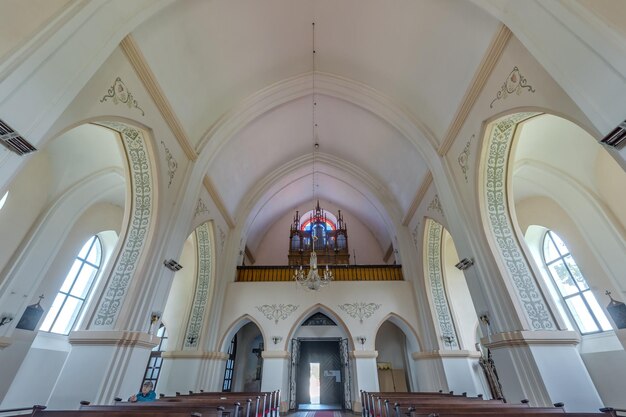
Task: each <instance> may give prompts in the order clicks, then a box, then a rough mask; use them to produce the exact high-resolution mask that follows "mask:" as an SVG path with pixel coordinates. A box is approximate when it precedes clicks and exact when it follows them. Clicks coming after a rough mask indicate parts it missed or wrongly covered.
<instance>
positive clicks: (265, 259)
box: [250, 200, 387, 265]
mask: <svg viewBox="0 0 626 417" xmlns="http://www.w3.org/2000/svg"><path fill="white" fill-rule="evenodd" d="M320 206H321V207H322V208H323V209H324V210H326V211H329V212H331V213H332V214H333V215H335V216H336V215H337V210H341V214H343V218H344V221H345V222H346V225H347V228H348V248H349V250H350V264H354V263H355V262H354V261H355V259H354V256H355V254H356V263H357V264H360V265H378V264H384V263H385V262H383V257H384V256H385V252H386V251H387V248H381V247H380V244H379V241H378V239H376V238H375V237H374V235H373V234H372V232H371V230H370V229H369V228H368V227H367V226H366V225H365V224H363V223H362V222H361V221H360V220H359V219H358V218H357V217H355V216H354V215H352V214H351V213H349V212H345V211H344V210H343V208H342V207H341V206H340V205H338V204H337V203H334V202H329V201H324V200H320ZM313 208H314V207H313V206H312V204H307V205H303V206H300V207H298V208H294V209H293V210H288V211H287V212H286V213H285V214H284V215H283V216H282V217H281V218H280V219H279V220H277V221H276V222H275V223H274V224H272V225H270V226H268V227H267V232H266V234H265V237H264V238H263V239H262V240H261V241H260V243H259V244H258V246H257V247H256V248H250V249H252V251H253V255H254V257H255V260H256V263H255V265H287V255H288V254H289V227H290V225H291V224H292V223H293V216H294V215H295V214H296V210H299V211H300V213H301V214H302V213H305V212H307V211H309V210H311V209H313Z"/></svg>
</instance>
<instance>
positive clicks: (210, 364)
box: [158, 350, 228, 395]
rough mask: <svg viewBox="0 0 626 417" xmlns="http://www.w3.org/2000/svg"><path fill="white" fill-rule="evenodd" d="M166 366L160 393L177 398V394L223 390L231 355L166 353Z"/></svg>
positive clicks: (162, 370)
mask: <svg viewBox="0 0 626 417" xmlns="http://www.w3.org/2000/svg"><path fill="white" fill-rule="evenodd" d="M161 357H162V358H163V367H162V368H161V376H160V378H159V384H158V391H159V393H163V394H166V395H174V394H175V393H176V391H178V392H187V391H194V392H199V391H200V390H204V391H207V392H209V391H212V392H215V391H221V390H222V384H223V382H224V369H225V368H226V360H227V359H228V354H227V353H223V352H199V351H185V350H183V351H172V352H163V353H162V354H161Z"/></svg>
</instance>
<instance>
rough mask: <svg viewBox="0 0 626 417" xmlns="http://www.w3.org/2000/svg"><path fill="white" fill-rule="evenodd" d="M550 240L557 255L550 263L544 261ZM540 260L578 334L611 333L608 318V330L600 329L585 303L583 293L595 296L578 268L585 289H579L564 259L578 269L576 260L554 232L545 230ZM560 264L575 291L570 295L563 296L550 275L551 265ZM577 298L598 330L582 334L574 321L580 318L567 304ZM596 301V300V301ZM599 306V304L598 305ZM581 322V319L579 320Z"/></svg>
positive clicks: (591, 310)
mask: <svg viewBox="0 0 626 417" xmlns="http://www.w3.org/2000/svg"><path fill="white" fill-rule="evenodd" d="M553 235H554V236H556V237H557V238H558V239H559V240H560V241H561V242H563V245H564V247H565V248H566V249H567V253H561V250H560V249H559V245H557V243H556V241H555V240H554V237H553ZM548 239H550V242H551V244H552V245H553V246H554V248H555V249H556V253H557V254H558V256H557V257H556V258H554V259H552V260H550V261H547V260H546V242H547V240H548ZM540 253H541V260H542V262H543V264H544V266H545V268H546V271H547V273H548V276H549V277H550V279H551V281H552V284H553V285H554V287H555V289H556V292H557V294H558V295H559V297H560V298H561V300H562V301H563V306H564V307H565V309H566V311H567V314H569V316H570V320H571V321H572V323H573V325H574V326H576V328H577V330H578V332H579V333H580V334H581V335H583V336H586V335H592V334H598V333H605V332H609V331H612V330H613V328H612V326H611V324H610V321H609V320H608V318H607V317H606V315H605V319H606V320H607V322H608V323H609V326H610V328H609V329H607V330H604V329H603V327H602V324H601V323H600V320H599V319H598V318H597V317H596V314H595V313H594V310H593V308H592V307H591V306H590V305H589V302H588V301H587V297H585V293H589V294H591V295H592V296H593V297H594V298H595V296H594V295H593V292H592V291H591V286H590V285H589V282H588V281H587V278H585V276H584V275H583V274H582V271H580V268H579V269H578V270H579V272H580V276H581V277H582V279H583V280H584V283H585V286H586V287H587V288H586V289H581V286H580V285H579V282H578V281H577V280H576V278H575V276H574V274H573V273H572V271H571V269H570V267H569V265H568V263H567V260H566V258H568V257H569V258H570V260H571V261H572V262H573V264H574V265H576V267H577V268H578V263H577V262H576V260H575V259H574V256H573V255H572V252H571V250H570V248H569V247H568V246H567V244H565V241H564V240H563V239H562V238H561V237H560V236H559V235H558V234H557V233H555V232H554V231H552V230H550V229H545V231H544V234H543V238H542V239H541V251H540ZM558 263H561V264H562V265H563V266H564V267H565V271H567V274H568V275H569V278H570V279H571V281H572V282H573V283H574V285H575V287H576V289H577V291H576V292H573V293H571V294H568V295H564V294H563V291H562V290H561V286H560V285H559V284H558V283H557V278H555V276H554V274H553V273H552V269H551V268H550V266H551V265H554V264H558ZM576 297H578V298H579V299H580V300H582V302H583V304H584V307H585V308H586V309H587V313H588V314H589V315H590V316H591V318H592V319H593V322H594V324H595V326H596V328H597V329H598V330H594V331H587V332H584V331H583V330H582V329H581V328H580V325H579V324H578V320H576V317H577V316H578V317H580V315H579V314H574V312H573V311H572V307H570V304H569V303H568V302H567V300H569V299H574V298H576ZM596 301H597V300H596ZM598 306H599V303H598ZM581 320H582V319H581Z"/></svg>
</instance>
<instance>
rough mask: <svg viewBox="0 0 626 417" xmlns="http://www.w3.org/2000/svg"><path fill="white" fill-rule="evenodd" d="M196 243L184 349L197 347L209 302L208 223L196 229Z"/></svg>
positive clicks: (209, 252)
mask: <svg viewBox="0 0 626 417" xmlns="http://www.w3.org/2000/svg"><path fill="white" fill-rule="evenodd" d="M196 243H197V249H198V271H197V277H196V278H197V279H196V291H195V293H194V298H193V305H192V307H191V316H190V318H189V323H188V324H187V333H186V334H185V345H184V347H189V348H192V347H197V346H198V341H199V339H200V332H201V331H202V322H203V318H204V312H205V310H206V306H207V303H208V300H209V288H210V281H211V273H212V271H211V269H212V263H211V238H210V232H209V223H204V224H202V225H200V226H198V227H197V228H196Z"/></svg>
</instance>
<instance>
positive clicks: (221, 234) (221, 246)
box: [217, 226, 226, 252]
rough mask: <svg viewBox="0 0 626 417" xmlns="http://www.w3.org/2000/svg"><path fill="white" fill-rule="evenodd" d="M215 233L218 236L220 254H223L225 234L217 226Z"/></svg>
mask: <svg viewBox="0 0 626 417" xmlns="http://www.w3.org/2000/svg"><path fill="white" fill-rule="evenodd" d="M217 231H218V232H219V234H220V252H224V243H226V233H224V231H223V230H222V228H221V227H219V226H217Z"/></svg>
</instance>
